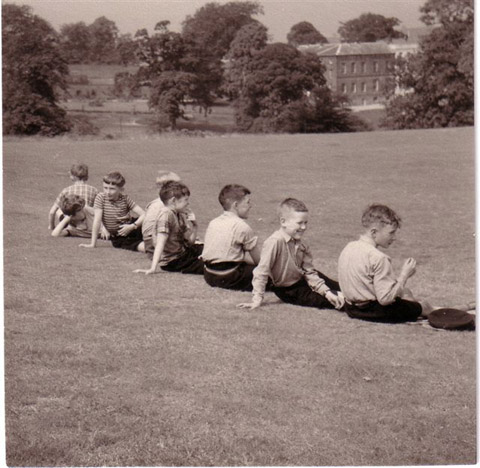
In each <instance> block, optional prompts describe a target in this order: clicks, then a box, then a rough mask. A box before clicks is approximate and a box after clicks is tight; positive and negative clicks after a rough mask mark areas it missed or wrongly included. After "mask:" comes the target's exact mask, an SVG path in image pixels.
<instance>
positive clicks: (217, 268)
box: [204, 262, 240, 276]
mask: <svg viewBox="0 0 480 468" xmlns="http://www.w3.org/2000/svg"><path fill="white" fill-rule="evenodd" d="M230 265H233V267H231V266H230ZM239 266H240V263H236V262H222V263H205V265H204V269H205V271H206V272H208V273H210V274H212V275H216V276H227V275H229V274H230V273H233V272H234V271H236V270H237V269H238V267H239Z"/></svg>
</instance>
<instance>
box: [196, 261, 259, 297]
mask: <svg viewBox="0 0 480 468" xmlns="http://www.w3.org/2000/svg"><path fill="white" fill-rule="evenodd" d="M233 268H234V270H233V271H231V272H228V270H227V274H223V273H222V271H221V270H218V272H217V271H215V270H214V269H209V270H206V269H205V271H204V275H203V276H204V278H205V281H206V282H207V283H208V284H209V285H210V286H212V287H214V288H223V289H232V290H235V291H251V290H252V289H253V287H252V279H253V270H254V268H255V265H248V264H247V263H243V262H242V263H239V264H237V266H236V267H235V266H234V267H233Z"/></svg>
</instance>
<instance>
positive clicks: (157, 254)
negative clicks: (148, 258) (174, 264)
mask: <svg viewBox="0 0 480 468" xmlns="http://www.w3.org/2000/svg"><path fill="white" fill-rule="evenodd" d="M167 239H168V234H167V233H164V232H161V233H159V234H157V243H156V245H155V251H154V252H153V258H152V265H151V267H150V268H149V269H148V270H143V269H139V270H133V272H134V273H145V274H146V275H152V274H154V273H157V266H158V263H159V262H160V259H161V258H162V254H163V249H164V248H165V243H166V242H167Z"/></svg>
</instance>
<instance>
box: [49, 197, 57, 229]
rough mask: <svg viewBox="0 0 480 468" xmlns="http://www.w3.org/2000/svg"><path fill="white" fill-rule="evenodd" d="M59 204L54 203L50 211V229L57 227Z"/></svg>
mask: <svg viewBox="0 0 480 468" xmlns="http://www.w3.org/2000/svg"><path fill="white" fill-rule="evenodd" d="M59 209H60V208H59V206H58V205H57V204H56V203H54V204H53V205H52V207H51V208H50V211H49V212H48V229H50V230H52V229H53V228H54V227H55V215H56V214H57V211H58V210H59Z"/></svg>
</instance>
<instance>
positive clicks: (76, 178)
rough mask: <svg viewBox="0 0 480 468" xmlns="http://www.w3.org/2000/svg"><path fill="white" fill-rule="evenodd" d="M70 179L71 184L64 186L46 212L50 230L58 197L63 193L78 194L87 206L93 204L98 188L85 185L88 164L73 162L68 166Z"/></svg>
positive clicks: (53, 222)
mask: <svg viewBox="0 0 480 468" xmlns="http://www.w3.org/2000/svg"><path fill="white" fill-rule="evenodd" d="M70 179H72V181H73V185H70V186H68V187H66V188H64V189H63V190H62V191H61V192H60V193H59V195H58V197H57V199H56V200H55V202H54V204H53V205H52V207H51V208H50V212H49V213H48V229H50V230H52V229H53V228H54V227H55V222H56V221H57V219H56V217H57V214H58V210H59V209H60V199H61V198H62V196H63V195H78V196H79V197H81V198H83V199H84V200H85V203H86V205H87V206H93V202H94V201H95V197H96V196H97V194H98V190H97V189H96V188H95V187H92V186H91V185H87V183H86V182H87V180H88V166H87V165H86V164H83V163H79V164H74V165H73V166H72V167H71V168H70Z"/></svg>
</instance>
